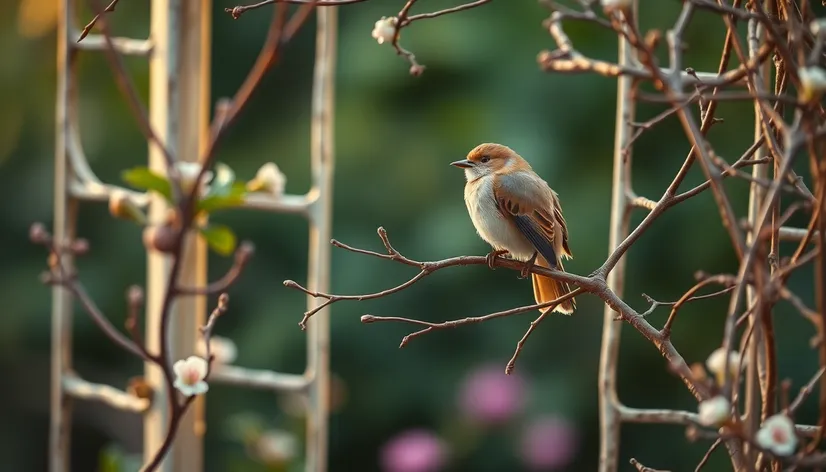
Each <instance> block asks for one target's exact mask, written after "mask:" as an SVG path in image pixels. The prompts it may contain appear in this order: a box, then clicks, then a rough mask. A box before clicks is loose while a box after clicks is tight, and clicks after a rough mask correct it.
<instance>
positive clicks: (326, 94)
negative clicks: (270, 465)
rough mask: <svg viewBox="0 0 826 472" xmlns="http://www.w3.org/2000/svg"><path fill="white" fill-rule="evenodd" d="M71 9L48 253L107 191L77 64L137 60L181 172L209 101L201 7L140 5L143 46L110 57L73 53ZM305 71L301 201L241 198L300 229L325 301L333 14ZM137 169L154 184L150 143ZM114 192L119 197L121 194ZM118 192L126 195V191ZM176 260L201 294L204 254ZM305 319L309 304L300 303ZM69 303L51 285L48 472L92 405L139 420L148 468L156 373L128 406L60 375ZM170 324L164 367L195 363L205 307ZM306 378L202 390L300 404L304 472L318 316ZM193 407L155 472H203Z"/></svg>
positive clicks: (194, 244) (154, 269)
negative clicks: (295, 398)
mask: <svg viewBox="0 0 826 472" xmlns="http://www.w3.org/2000/svg"><path fill="white" fill-rule="evenodd" d="M76 8H77V2H76V0H60V19H59V28H58V48H57V54H58V61H57V65H58V83H57V109H56V122H57V127H56V153H55V205H54V231H53V233H54V238H55V241H56V242H58V243H60V242H61V241H68V240H71V239H74V237H75V235H76V233H77V227H76V217H77V210H78V207H79V205H80V204H81V203H84V202H106V201H107V200H108V198H109V194H110V192H111V191H112V190H113V189H116V188H118V187H116V186H114V185H111V184H108V183H103V182H101V181H100V180H99V179H98V178H97V177H96V175H95V173H94V172H93V170H92V169H91V167H90V165H89V163H88V161H87V159H86V156H85V154H84V150H83V147H82V145H81V139H80V133H81V130H80V126H79V122H78V115H79V110H78V106H79V102H78V78H77V61H78V58H79V56H80V55H81V54H83V53H99V52H107V53H112V52H114V53H115V54H120V55H133V56H140V57H145V58H147V59H148V61H149V68H150V99H149V120H150V124H151V126H152V128H153V129H154V131H155V133H156V134H157V136H158V137H159V140H160V142H161V143H163V144H164V145H165V147H166V148H167V149H169V150H171V151H172V153H173V155H176V156H178V157H179V158H180V159H181V160H196V159H197V158H198V156H200V155H202V153H203V151H204V148H205V146H206V142H207V138H208V123H209V110H210V103H209V95H210V93H209V91H210V80H209V78H210V42H211V31H210V23H211V10H212V4H211V2H210V1H206V0H205V1H185V0H152V2H151V28H150V35H149V38H147V39H129V38H112V43H111V46H112V50H110V49H109V48H110V45H109V42H108V41H107V40H106V38H105V37H104V36H103V35H95V34H92V35H89V36H88V37H86V38H85V39H84V40H83V41H82V42H79V43H78V42H76V40H77V38H78V36H79V34H80V30H79V29H78V27H77V23H76V21H77V15H76V13H77V12H76ZM316 15H317V24H318V32H317V44H316V64H315V72H314V79H313V91H312V118H311V119H312V130H311V150H310V165H311V169H312V184H311V188H310V190H309V191H308V192H307V193H306V194H304V195H283V196H281V197H266V196H262V195H258V194H256V195H251V196H250V197H249V198H248V199H247V203H246V204H245V206H246V207H248V208H253V209H258V210H261V211H264V212H267V213H292V214H299V215H302V216H304V217H305V218H306V219H307V221H308V223H309V225H310V245H309V256H308V258H309V273H308V282H307V283H308V284H309V286H310V287H313V288H314V290H322V291H324V290H327V289H328V285H329V275H330V273H329V267H330V254H329V251H330V245H329V240H330V226H331V217H332V214H331V213H332V206H331V203H332V181H333V170H334V166H333V162H334V147H333V119H332V117H333V93H334V83H333V76H334V68H335V60H336V57H335V40H336V34H337V9H336V8H334V7H327V8H321V9H317V11H316ZM149 166H150V168H152V169H153V170H155V171H158V172H161V173H164V174H165V172H166V163H165V161H164V159H163V155H162V152H161V149H160V148H159V147H158V146H156V145H154V144H151V143H150V150H149ZM123 190H125V189H123ZM127 191H128V190H127ZM128 192H130V193H131V194H132V196H134V198H135V201H136V202H138V203H139V204H140V205H142V206H148V210H149V215H150V218H153V217H158V216H159V215H163V214H164V212H165V210H166V207H165V202H163V201H162V200H161V199H159V198H157V197H154V196H150V195H148V194H143V193H136V192H132V191H128ZM187 239H188V242H187V246H186V249H185V250H184V251H183V254H184V255H183V258H184V259H183V261H184V264H183V267H184V269H183V271H182V272H181V275H180V279H179V280H180V282H181V283H182V284H187V285H189V286H203V285H204V284H205V283H206V276H207V251H206V247H205V244H204V243H203V242H202V241H199V240H197V239H196V238H187ZM62 257H63V261H62V262H63V267H64V268H66V269H69V270H71V269H72V267H73V261H72V256H71V254H69V253H64V254H63V255H62ZM147 264H148V274H147V284H146V292H147V295H146V307H147V310H146V316H145V319H146V341H147V347H148V348H149V349H150V350H152V351H157V349H158V347H159V345H160V342H161V340H160V337H159V333H160V323H161V319H160V307H161V300H162V298H163V296H164V290H165V280H166V278H167V274H168V270H169V267H168V266H169V261H168V259H167V258H166V257H164V256H162V255H159V254H157V253H149V254H148V256H147ZM307 304H308V309H312V308H314V307H316V306H317V304H318V302H317V300H315V299H313V298H312V297H308V298H307ZM72 307H73V300H72V296H71V294H70V293H69V291H68V290H67V289H65V288H63V287H61V286H59V285H56V286H55V287H54V289H53V304H52V349H53V354H52V373H51V379H52V390H51V413H52V415H51V424H50V444H49V457H50V462H49V469H50V470H51V471H52V472H68V471H69V470H70V436H71V435H70V431H71V419H72V402H73V400H75V399H81V400H91V401H98V402H101V403H104V404H107V405H108V406H110V407H112V408H116V409H120V410H126V411H131V412H134V413H136V414H141V415H143V417H144V446H143V448H144V456H145V458H146V459H147V461H148V460H149V459H151V458H152V456H153V455H154V453H155V452H156V451H157V450H158V448H159V447H160V445H161V442H162V441H163V440H164V438H165V437H166V433H167V431H166V428H167V421H168V411H166V410H167V407H166V405H167V400H166V399H167V393H166V392H165V385H164V382H163V378H162V374H161V372H160V369H158V368H157V366H155V365H154V364H151V363H147V364H146V372H145V379H146V381H147V382H148V384H149V386H150V387H152V389H153V390H154V392H155V397H154V399H153V400H152V401H149V400H147V399H143V398H139V397H136V396H134V395H132V394H131V393H127V392H126V391H123V390H120V389H117V388H113V387H111V386H108V385H99V384H94V383H91V382H88V381H86V380H84V379H83V378H82V376H80V375H79V374H78V373H76V372H74V370H73V368H72V317H73V308H72ZM173 310H174V312H175V313H174V314H173V316H172V317H171V319H172V320H173V321H172V326H170V327H169V329H170V332H171V335H170V342H171V344H172V345H171V346H170V349H171V352H172V354H173V358H175V359H177V358H182V357H185V356H188V355H191V354H194V353H196V352H197V351H196V342H197V339H198V327H200V326H202V325H203V323H204V321H205V316H206V313H207V305H206V297H205V296H188V297H182V298H181V299H179V301H178V302H176V306H175V307H174V308H173ZM307 333H308V336H307V338H308V339H307V366H306V370H305V371H304V373H303V374H288V373H279V372H273V371H268V370H253V369H247V368H243V367H238V366H215V368H214V369H213V372H212V374H211V379H210V381H211V382H213V383H226V384H233V385H237V386H243V387H249V388H260V389H266V390H271V391H275V392H292V393H299V394H302V395H303V396H304V397H305V398H306V400H307V402H306V405H307V422H308V425H307V442H306V451H305V455H306V470H307V471H324V470H326V469H327V464H326V458H327V417H328V406H329V400H328V397H329V378H330V369H329V319H328V313H327V310H323V311H322V312H320V313H319V314H318V315H316V316H315V317H314V318H313V319H312V320H311V321H310V322H309V323H308V328H307ZM204 406H205V405H204V398H203V397H199V398H198V400H197V401H196V404H195V405H193V408H191V409H190V411H189V412H188V413H187V416H186V417H185V418H184V420H183V422H182V423H181V426H180V430H179V432H178V434H177V436H176V439H175V443H174V445H173V447H172V449H171V450H170V454H169V455H168V456H167V457H166V459H165V460H164V462H163V465H162V466H161V470H165V471H185V472H197V471H200V470H203V450H202V436H203V433H204V424H203V411H204V410H203V409H204Z"/></svg>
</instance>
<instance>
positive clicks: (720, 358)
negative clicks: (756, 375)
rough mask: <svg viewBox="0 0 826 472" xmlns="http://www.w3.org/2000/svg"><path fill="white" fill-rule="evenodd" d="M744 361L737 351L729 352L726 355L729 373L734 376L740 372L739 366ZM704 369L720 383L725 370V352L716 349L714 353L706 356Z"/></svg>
mask: <svg viewBox="0 0 826 472" xmlns="http://www.w3.org/2000/svg"><path fill="white" fill-rule="evenodd" d="M744 360H745V359H742V358H741V357H740V353H739V352H737V351H731V352H729V354H728V369H729V373H730V374H731V375H732V376H734V375H735V374H736V373H737V372H740V364H741V362H742V363H743V364H745V362H743V361H744ZM706 367H708V370H710V371H711V372H712V373H713V374H715V375H716V376H717V379H718V381H722V379H724V378H725V375H724V374H725V369H726V350H725V349H723V348H722V347H721V348H717V349H715V350H714V352H712V353H711V355H710V356H708V359H706Z"/></svg>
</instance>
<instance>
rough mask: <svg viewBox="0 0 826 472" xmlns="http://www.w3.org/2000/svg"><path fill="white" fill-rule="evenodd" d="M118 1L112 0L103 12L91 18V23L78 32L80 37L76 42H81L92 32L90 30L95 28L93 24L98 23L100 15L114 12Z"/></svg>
mask: <svg viewBox="0 0 826 472" xmlns="http://www.w3.org/2000/svg"><path fill="white" fill-rule="evenodd" d="M119 1H120V0H112V3H110V4H109V5H107V6H106V8H104V9H103V11H101V12H100V13H98V14H97V15H95V17H94V18H92V21H90V22H89V23H88V24H86V26H84V27H83V30H82V31H81V32H80V36H79V37H78V38H77V42H78V43H79V42H81V41H83V38H85V37H86V36H88V35H89V33H90V32H91V31H92V28H94V27H95V24H96V23H97V22H98V20H99V19H100V17H101V16H102V15H104V14H106V13H111V12H113V11H115V7H117V6H118V2H119Z"/></svg>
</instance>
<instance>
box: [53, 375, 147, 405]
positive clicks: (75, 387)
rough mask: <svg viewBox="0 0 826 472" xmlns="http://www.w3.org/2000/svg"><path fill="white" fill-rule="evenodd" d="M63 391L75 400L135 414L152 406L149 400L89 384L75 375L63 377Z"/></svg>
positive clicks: (105, 386)
mask: <svg viewBox="0 0 826 472" xmlns="http://www.w3.org/2000/svg"><path fill="white" fill-rule="evenodd" d="M63 390H64V392H66V394H67V395H71V396H72V397H74V398H79V399H82V400H93V401H98V402H101V403H105V404H107V405H109V406H111V407H112V408H117V409H118V410H124V411H131V412H134V413H143V412H145V411H146V410H148V409H149V406H150V401H149V399H146V398H138V397H136V396H134V395H132V394H130V393H126V392H124V391H123V390H118V389H116V388H114V387H110V386H109V385H103V384H96V383H92V382H87V381H86V380H83V379H81V378H80V377H78V376H77V375H75V374H64V375H63Z"/></svg>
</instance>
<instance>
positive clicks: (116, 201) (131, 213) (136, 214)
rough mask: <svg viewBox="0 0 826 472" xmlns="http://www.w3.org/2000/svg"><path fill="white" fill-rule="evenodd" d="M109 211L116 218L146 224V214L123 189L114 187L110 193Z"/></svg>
mask: <svg viewBox="0 0 826 472" xmlns="http://www.w3.org/2000/svg"><path fill="white" fill-rule="evenodd" d="M109 213H110V214H111V215H112V216H114V217H116V218H123V219H125V220H130V221H134V222H136V223H138V224H141V225H143V224H146V215H145V214H144V213H143V211H141V209H140V208H139V207H138V205H137V203H135V200H134V199H133V198H132V196H131V195H129V193H127V192H125V191H123V190H121V189H117V188H116V189H113V190H112V191H111V193H109Z"/></svg>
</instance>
